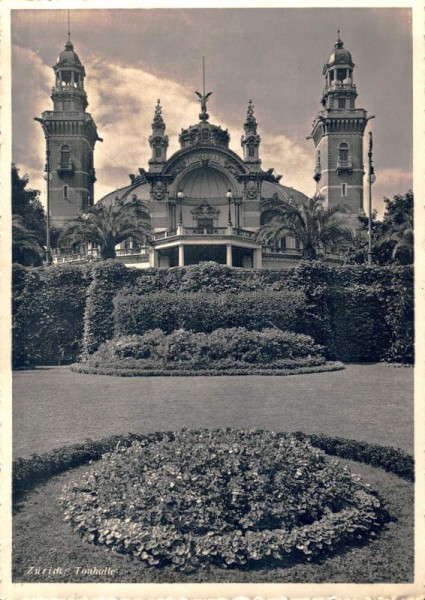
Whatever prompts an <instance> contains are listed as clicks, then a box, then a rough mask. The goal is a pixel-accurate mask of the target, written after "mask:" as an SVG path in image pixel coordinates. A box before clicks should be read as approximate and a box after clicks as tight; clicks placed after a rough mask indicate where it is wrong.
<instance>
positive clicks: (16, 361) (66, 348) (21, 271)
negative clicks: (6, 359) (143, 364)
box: [12, 265, 90, 368]
mask: <svg viewBox="0 0 425 600" xmlns="http://www.w3.org/2000/svg"><path fill="white" fill-rule="evenodd" d="M12 273H13V275H12V296H13V301H12V312H13V317H12V318H13V321H12V322H13V329H12V340H13V352H12V354H13V358H12V363H13V366H14V367H15V368H16V367H32V366H36V365H58V364H65V363H70V362H74V361H75V360H76V359H77V357H78V356H79V354H80V352H81V349H82V338H83V322H84V309H85V303H86V290H87V286H88V282H89V279H90V273H89V271H88V270H87V269H85V268H83V267H78V266H70V265H64V266H52V267H49V268H47V269H43V268H31V267H22V266H20V265H16V266H15V265H14V268H13V272H12Z"/></svg>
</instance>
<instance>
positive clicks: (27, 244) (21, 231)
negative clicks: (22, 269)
mask: <svg viewBox="0 0 425 600" xmlns="http://www.w3.org/2000/svg"><path fill="white" fill-rule="evenodd" d="M43 257H44V248H43V247H42V246H41V245H40V243H39V241H38V237H37V235H36V234H35V233H34V232H33V231H30V230H29V229H28V228H27V227H25V225H24V223H23V221H22V217H20V216H19V215H12V260H13V262H19V263H22V264H28V263H29V264H31V265H34V264H41V261H42V259H43Z"/></svg>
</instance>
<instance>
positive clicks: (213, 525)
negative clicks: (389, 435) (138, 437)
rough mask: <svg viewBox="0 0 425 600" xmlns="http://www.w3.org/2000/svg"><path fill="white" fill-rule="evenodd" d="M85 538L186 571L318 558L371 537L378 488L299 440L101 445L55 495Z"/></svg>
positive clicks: (229, 438) (257, 437)
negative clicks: (92, 461)
mask: <svg viewBox="0 0 425 600" xmlns="http://www.w3.org/2000/svg"><path fill="white" fill-rule="evenodd" d="M60 501H61V504H62V506H63V509H64V515H65V520H66V521H68V522H69V524H70V525H71V526H72V527H73V528H74V529H75V530H76V531H77V532H79V533H80V534H81V536H82V537H83V539H84V540H85V541H88V542H91V543H94V544H96V545H100V546H106V547H107V548H110V549H111V550H114V551H116V552H119V553H121V554H129V555H131V556H132V557H133V558H135V559H136V560H139V561H141V562H143V563H145V564H146V565H148V566H150V567H157V568H162V567H165V566H170V567H171V568H172V569H174V570H176V571H185V572H190V571H192V570H196V569H198V568H203V567H205V566H207V565H208V564H212V565H217V566H221V567H223V568H233V567H241V566H243V565H247V566H248V565H250V566H254V565H260V564H264V563H265V562H267V563H270V561H276V562H277V563H278V564H281V565H287V564H288V563H292V562H293V561H294V560H307V561H310V560H313V559H318V558H321V557H326V556H328V555H329V554H330V553H333V552H335V551H337V550H339V549H341V548H346V547H347V546H350V545H352V544H358V543H359V540H362V541H363V542H365V541H369V540H373V539H374V537H375V536H376V535H377V533H378V532H379V531H380V530H381V529H382V527H383V525H384V524H385V523H386V522H388V520H389V515H388V512H387V510H386V507H385V505H384V503H383V501H382V499H381V498H380V497H379V495H378V494H377V493H376V492H375V491H373V490H371V489H370V486H369V485H367V484H364V483H362V482H361V481H360V479H359V478H358V477H357V476H354V475H352V474H351V472H350V470H349V469H348V467H342V466H341V465H340V464H339V463H338V462H336V461H333V460H330V459H329V458H328V457H327V456H326V455H325V453H324V452H322V451H320V450H318V449H317V448H314V447H313V446H311V445H310V444H309V443H308V442H307V441H306V440H301V439H297V438H296V437H295V436H293V435H291V434H286V433H275V432H270V431H258V430H257V431H255V430H249V431H245V430H238V429H215V430H214V429H213V430H192V431H190V430H183V431H180V432H177V433H175V434H173V435H171V436H169V437H168V439H164V440H161V441H157V440H155V441H153V442H147V441H146V440H142V441H139V442H134V443H133V444H132V445H131V446H130V447H126V448H124V447H119V448H117V449H116V450H114V451H113V452H111V453H108V454H105V455H104V456H103V457H102V459H101V460H100V461H99V462H98V464H97V465H96V467H95V469H92V470H91V471H88V472H86V473H83V474H80V476H79V477H78V478H76V479H75V480H74V481H72V482H71V483H70V484H68V485H66V486H65V487H64V488H63V490H62V494H61V496H60Z"/></svg>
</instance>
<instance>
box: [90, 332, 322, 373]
mask: <svg viewBox="0 0 425 600" xmlns="http://www.w3.org/2000/svg"><path fill="white" fill-rule="evenodd" d="M325 362H326V360H325V358H324V357H323V356H322V348H321V347H320V346H318V345H317V344H315V343H314V342H313V340H312V339H311V338H310V337H309V336H306V335H302V334H296V333H292V332H288V331H280V330H278V329H265V330H263V331H248V330H247V329H245V328H243V327H233V328H229V329H216V330H214V331H212V332H211V333H195V332H192V331H186V330H183V329H181V330H177V331H173V332H172V333H170V334H168V335H167V334H165V333H164V332H163V331H161V330H160V329H155V330H152V331H148V332H147V333H145V334H144V335H141V336H137V335H133V336H124V337H120V338H116V339H114V340H111V341H110V342H106V343H104V344H102V346H101V347H100V348H99V350H98V351H97V352H95V353H94V354H93V355H92V356H90V357H89V358H87V359H86V361H85V362H84V365H85V366H88V367H94V368H100V370H102V369H103V370H105V369H116V370H118V371H119V370H120V369H122V370H124V371H126V372H127V371H131V370H136V371H141V372H146V371H157V370H162V371H164V370H171V371H179V372H180V371H182V370H186V371H187V370H194V371H196V370H200V371H204V370H211V369H212V370H215V371H216V370H222V371H226V372H227V371H228V370H229V369H232V370H238V369H239V370H243V371H244V370H248V371H252V368H258V369H267V370H280V369H287V370H290V369H294V368H302V367H316V366H319V365H324V364H325Z"/></svg>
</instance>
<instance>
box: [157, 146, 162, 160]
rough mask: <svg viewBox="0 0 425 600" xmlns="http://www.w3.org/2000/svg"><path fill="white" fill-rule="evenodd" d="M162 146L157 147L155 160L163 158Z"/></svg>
mask: <svg viewBox="0 0 425 600" xmlns="http://www.w3.org/2000/svg"><path fill="white" fill-rule="evenodd" d="M161 154H162V152H161V146H155V158H161Z"/></svg>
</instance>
